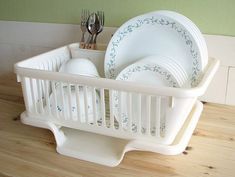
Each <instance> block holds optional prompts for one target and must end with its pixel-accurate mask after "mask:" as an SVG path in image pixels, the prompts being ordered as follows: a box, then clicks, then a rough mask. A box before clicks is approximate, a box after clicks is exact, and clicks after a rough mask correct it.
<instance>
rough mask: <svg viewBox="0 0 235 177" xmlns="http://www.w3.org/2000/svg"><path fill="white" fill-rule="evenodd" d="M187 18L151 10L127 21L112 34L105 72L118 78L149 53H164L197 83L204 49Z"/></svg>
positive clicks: (111, 76) (109, 76)
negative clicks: (128, 67)
mask: <svg viewBox="0 0 235 177" xmlns="http://www.w3.org/2000/svg"><path fill="white" fill-rule="evenodd" d="M195 33H196V31H195V30H192V29H191V27H189V26H188V24H187V23H185V21H181V19H180V18H176V19H175V18H174V17H173V16H172V15H171V16H170V15H168V14H164V13H162V12H161V13H159V12H158V11H156V12H151V13H148V14H144V15H140V16H137V17H134V18H133V19H131V20H129V21H127V22H126V23H124V24H123V25H122V26H121V27H120V28H119V29H118V30H117V31H116V32H115V34H114V35H113V37H112V39H111V40H110V42H109V44H108V47H107V50H106V54H105V62H104V69H105V76H106V77H107V78H110V79H115V78H116V77H117V75H118V74H119V73H120V72H121V71H122V70H123V69H124V68H125V67H127V66H128V65H130V64H132V63H134V62H136V61H138V60H139V59H141V58H144V57H147V56H150V55H163V56H166V57H169V58H172V59H174V60H175V61H176V62H179V63H180V64H181V65H182V67H183V68H184V69H185V71H186V73H187V74H188V76H189V79H190V83H191V86H192V87H193V86H196V85H197V83H198V79H199V77H200V75H201V74H202V71H203V69H204V67H205V64H204V63H205V62H203V59H204V58H205V57H204V56H205V55H204V53H203V52H204V50H202V49H201V48H200V43H199V42H198V39H197V38H195V36H198V35H201V34H197V35H195Z"/></svg>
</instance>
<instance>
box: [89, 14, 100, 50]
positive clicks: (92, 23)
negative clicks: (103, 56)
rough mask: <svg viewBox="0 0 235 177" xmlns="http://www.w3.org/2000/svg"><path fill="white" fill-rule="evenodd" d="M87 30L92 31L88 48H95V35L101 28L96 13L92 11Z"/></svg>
mask: <svg viewBox="0 0 235 177" xmlns="http://www.w3.org/2000/svg"><path fill="white" fill-rule="evenodd" d="M87 30H88V32H89V33H90V35H91V37H90V40H89V42H88V46H87V48H88V49H95V48H96V46H95V43H94V36H95V35H96V34H97V33H98V31H99V30H100V22H99V18H98V16H97V14H96V13H92V14H91V15H90V16H89V18H88V20H87Z"/></svg>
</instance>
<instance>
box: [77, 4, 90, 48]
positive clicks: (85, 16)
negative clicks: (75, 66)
mask: <svg viewBox="0 0 235 177" xmlns="http://www.w3.org/2000/svg"><path fill="white" fill-rule="evenodd" d="M89 15H90V12H89V10H86V9H82V13H81V24H80V27H81V31H82V38H81V41H80V46H79V47H80V48H82V49H84V48H85V33H86V32H87V19H88V17H89Z"/></svg>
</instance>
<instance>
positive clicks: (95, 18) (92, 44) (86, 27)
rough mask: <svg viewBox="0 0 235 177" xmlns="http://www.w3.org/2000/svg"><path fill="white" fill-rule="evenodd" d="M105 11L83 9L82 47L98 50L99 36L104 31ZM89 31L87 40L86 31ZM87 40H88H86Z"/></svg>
mask: <svg viewBox="0 0 235 177" xmlns="http://www.w3.org/2000/svg"><path fill="white" fill-rule="evenodd" d="M103 27H104V12H103V11H97V13H95V12H93V13H91V14H90V13H89V10H82V14H81V31H82V38H81V41H80V48H83V49H92V50H96V41H97V36H98V35H99V34H100V33H101V32H102V31H103ZM86 32H88V33H89V36H88V39H87V40H85V33H86ZM85 41H86V42H85Z"/></svg>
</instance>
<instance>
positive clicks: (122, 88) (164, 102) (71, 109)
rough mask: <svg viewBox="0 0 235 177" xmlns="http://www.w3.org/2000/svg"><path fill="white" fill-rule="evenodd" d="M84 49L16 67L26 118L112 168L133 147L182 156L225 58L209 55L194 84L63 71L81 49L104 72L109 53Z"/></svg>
mask: <svg viewBox="0 0 235 177" xmlns="http://www.w3.org/2000/svg"><path fill="white" fill-rule="evenodd" d="M78 46H79V44H71V45H68V46H64V47H61V48H58V49H55V50H53V51H50V52H47V53H44V54H41V55H38V56H35V57H33V58H30V59H27V60H24V61H22V62H19V63H17V64H15V72H16V74H17V77H18V81H20V82H21V84H22V89H23V95H24V101H25V106H26V111H25V112H23V113H22V114H21V120H22V122H23V123H25V124H29V125H33V126H37V127H42V128H47V129H49V130H51V131H52V132H53V134H54V136H55V140H56V143H57V151H58V152H59V153H61V154H64V155H68V156H72V157H75V158H79V159H83V160H87V161H91V162H95V163H99V164H103V165H107V166H116V165H118V164H119V163H120V162H121V160H122V158H123V156H124V154H125V152H127V151H130V150H146V151H152V152H158V153H162V154H166V155H167V154H168V155H174V154H179V153H181V152H182V151H183V150H184V149H185V147H186V146H187V143H188V141H189V139H190V137H191V135H192V133H193V130H194V128H195V126H196V124H197V121H198V119H199V117H200V114H201V111H202V104H201V103H200V102H199V101H197V97H198V96H201V95H202V94H203V93H204V92H205V90H206V88H207V86H208V85H209V83H210V81H211V79H212V78H213V76H214V74H215V72H216V70H217V68H218V66H219V61H218V60H216V59H210V62H209V64H208V67H207V68H206V71H204V74H203V77H202V79H201V81H200V83H199V84H198V86H197V87H195V88H170V87H156V86H155V87H153V86H146V85H141V84H138V83H130V82H125V81H116V80H111V79H106V78H92V77H85V76H79V75H72V74H67V73H60V72H58V70H59V68H60V66H61V64H62V63H63V62H65V61H67V60H70V59H72V58H76V57H78V56H79V54H82V56H81V57H86V56H87V57H88V58H90V59H91V60H92V61H93V62H94V63H95V64H96V66H97V68H98V71H99V72H100V73H103V70H104V69H103V68H102V63H103V58H104V53H105V51H92V50H86V49H79V48H78ZM75 54H76V55H75ZM101 75H102V74H101ZM122 94H124V95H126V97H125V101H124V102H122V100H121V95H122ZM81 98H82V99H81ZM116 98H118V99H116ZM133 98H135V103H133ZM136 100H137V101H136ZM123 104H124V105H123ZM133 105H135V106H133ZM123 107H124V108H125V109H127V115H125V116H123V115H122V114H121V113H122V111H123V109H124V108H123ZM126 116H127V118H126Z"/></svg>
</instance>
